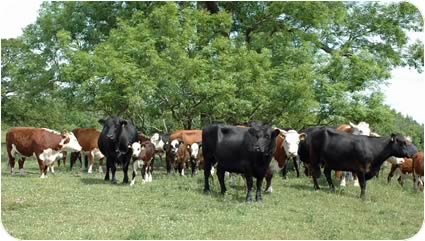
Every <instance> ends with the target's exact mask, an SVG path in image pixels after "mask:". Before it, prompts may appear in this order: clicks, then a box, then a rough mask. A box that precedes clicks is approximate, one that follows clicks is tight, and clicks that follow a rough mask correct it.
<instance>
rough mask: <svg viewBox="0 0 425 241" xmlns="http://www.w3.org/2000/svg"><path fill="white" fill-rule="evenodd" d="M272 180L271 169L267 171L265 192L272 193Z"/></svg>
mask: <svg viewBox="0 0 425 241" xmlns="http://www.w3.org/2000/svg"><path fill="white" fill-rule="evenodd" d="M272 178H273V172H272V171H271V170H270V168H268V169H267V172H266V189H265V190H264V191H265V192H269V193H271V192H272V188H271V185H272Z"/></svg>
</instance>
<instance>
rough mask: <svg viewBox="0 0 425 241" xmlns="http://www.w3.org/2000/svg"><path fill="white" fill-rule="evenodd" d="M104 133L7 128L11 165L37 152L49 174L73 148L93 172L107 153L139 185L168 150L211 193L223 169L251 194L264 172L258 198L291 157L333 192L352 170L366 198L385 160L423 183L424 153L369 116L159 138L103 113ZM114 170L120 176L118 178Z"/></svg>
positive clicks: (178, 167)
mask: <svg viewBox="0 0 425 241" xmlns="http://www.w3.org/2000/svg"><path fill="white" fill-rule="evenodd" d="M99 123H100V124H102V125H103V129H102V131H101V132H99V131H98V130H96V129H95V128H76V129H74V130H72V132H67V131H66V130H64V131H63V133H59V132H56V131H53V130H50V129H46V128H32V127H15V128H11V129H10V130H9V131H8V132H7V134H6V145H7V154H8V158H9V165H8V166H9V170H10V172H11V174H13V173H14V167H15V160H18V163H19V171H20V174H21V175H23V174H24V169H23V165H24V161H25V158H27V157H31V156H35V158H36V159H37V161H38V164H39V168H40V173H41V178H45V177H47V171H48V168H49V167H52V172H54V169H53V164H54V163H55V162H56V161H58V163H60V160H63V163H64V164H65V160H66V156H67V152H70V153H71V154H70V157H71V161H70V163H71V168H72V166H73V165H74V164H75V162H76V160H77V159H79V160H80V162H81V163H82V165H84V160H83V161H82V157H83V156H85V157H86V159H88V162H89V167H88V172H89V173H92V171H93V164H94V160H95V159H98V160H99V172H101V173H102V172H103V169H102V164H103V160H104V159H105V158H106V173H105V178H104V179H105V180H111V182H112V183H116V182H117V180H116V177H115V173H116V169H117V166H121V167H122V170H123V172H124V179H123V182H124V183H128V182H129V178H128V168H129V165H130V164H131V163H132V166H133V170H132V179H131V184H130V185H134V184H135V179H136V175H137V172H138V169H141V175H142V180H143V182H151V181H152V172H153V167H154V165H153V164H154V157H155V155H157V156H158V157H159V158H160V160H161V162H162V160H163V158H164V155H165V162H166V170H167V174H169V173H170V172H171V170H172V169H174V170H175V171H176V172H178V173H179V174H180V175H182V176H183V175H185V174H184V172H185V169H189V168H190V169H191V174H192V175H195V174H196V171H197V170H201V169H203V171H204V180H205V182H204V191H205V192H208V191H209V190H210V187H209V177H210V175H212V174H213V173H214V172H216V173H217V176H218V180H219V183H220V188H221V193H225V192H226V186H225V183H224V178H225V173H226V172H228V173H230V175H231V178H233V177H234V175H235V174H242V175H243V177H244V178H245V180H246V184H247V195H246V200H247V201H252V200H253V197H252V196H253V194H252V190H253V178H254V177H255V178H256V193H255V199H256V201H260V200H261V199H262V196H261V194H262V188H261V186H262V183H263V179H266V188H265V191H266V192H272V190H273V189H272V186H271V180H272V177H273V174H274V173H276V172H278V171H281V170H283V171H284V173H286V167H287V163H288V161H289V160H293V161H294V167H295V169H296V171H297V176H299V171H298V165H299V164H300V163H302V164H303V166H304V173H305V174H306V175H307V176H311V177H312V179H313V183H314V189H316V190H318V189H319V185H318V182H317V178H319V177H320V175H321V170H322V168H323V173H324V175H325V177H326V180H327V182H328V184H329V187H330V189H331V190H332V191H334V190H335V186H334V184H333V182H332V178H331V171H332V170H334V171H335V175H336V177H337V178H339V179H341V183H340V186H345V185H346V177H349V176H352V177H353V179H354V184H355V185H359V186H360V189H361V194H360V196H361V197H362V198H364V197H365V190H366V181H367V180H369V179H371V178H372V177H374V176H378V174H379V171H380V169H381V166H382V165H383V163H384V162H385V161H387V162H388V163H391V165H392V168H391V171H390V174H389V176H388V182H389V181H390V180H391V177H392V176H394V173H395V172H396V171H398V172H399V173H400V178H399V182H400V184H403V181H404V179H405V176H406V174H407V173H412V176H413V180H414V181H413V183H414V188H415V189H416V188H418V187H419V189H420V190H423V186H424V174H423V171H424V167H423V152H417V151H416V147H415V146H414V145H413V144H412V143H411V140H410V138H409V137H403V136H400V135H395V134H392V135H391V136H390V137H380V136H379V135H378V134H376V133H373V132H371V131H370V129H369V125H368V124H367V123H365V122H360V123H359V124H358V125H355V124H352V123H350V124H343V125H341V126H339V127H337V128H331V127H323V126H320V127H309V128H305V129H303V130H300V131H296V130H293V129H289V128H283V129H280V128H275V127H271V126H270V125H266V124H262V123H258V122H250V123H247V124H245V125H239V126H230V125H223V124H212V125H210V126H207V127H205V128H203V129H202V130H177V131H174V132H173V133H171V134H170V135H168V134H159V133H155V134H153V135H152V137H148V136H146V135H144V134H141V133H138V131H137V129H136V128H135V126H134V125H133V124H132V123H131V121H128V120H125V119H122V118H119V117H117V116H111V117H108V118H106V119H104V120H99ZM110 173H111V174H112V177H110Z"/></svg>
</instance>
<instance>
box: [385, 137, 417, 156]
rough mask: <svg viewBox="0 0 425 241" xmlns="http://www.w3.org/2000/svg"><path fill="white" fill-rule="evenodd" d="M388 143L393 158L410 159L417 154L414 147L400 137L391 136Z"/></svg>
mask: <svg viewBox="0 0 425 241" xmlns="http://www.w3.org/2000/svg"><path fill="white" fill-rule="evenodd" d="M390 143H391V149H392V151H393V153H392V154H393V156H395V157H412V156H413V155H415V154H416V152H417V149H416V146H415V145H413V144H412V143H411V142H410V141H409V140H408V139H406V138H405V137H403V136H401V135H396V134H392V135H391V138H390Z"/></svg>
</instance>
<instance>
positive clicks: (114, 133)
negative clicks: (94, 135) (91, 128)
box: [99, 116, 127, 141]
mask: <svg viewBox="0 0 425 241" xmlns="http://www.w3.org/2000/svg"><path fill="white" fill-rule="evenodd" d="M99 123H100V124H102V125H103V130H102V132H103V133H105V134H106V138H108V139H109V140H113V141H116V140H117V138H118V135H119V134H120V131H121V127H122V125H125V124H127V121H126V120H122V119H121V118H119V117H117V116H111V117H108V118H106V119H100V120H99Z"/></svg>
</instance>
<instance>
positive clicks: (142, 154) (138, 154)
mask: <svg viewBox="0 0 425 241" xmlns="http://www.w3.org/2000/svg"><path fill="white" fill-rule="evenodd" d="M131 149H132V151H133V154H132V156H133V177H132V179H131V183H130V186H133V185H134V184H135V182H136V175H137V169H138V168H139V169H141V175H142V183H145V182H152V172H153V163H154V155H155V145H154V144H153V143H152V142H150V141H144V142H142V143H140V142H134V143H133V144H132V145H131Z"/></svg>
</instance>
